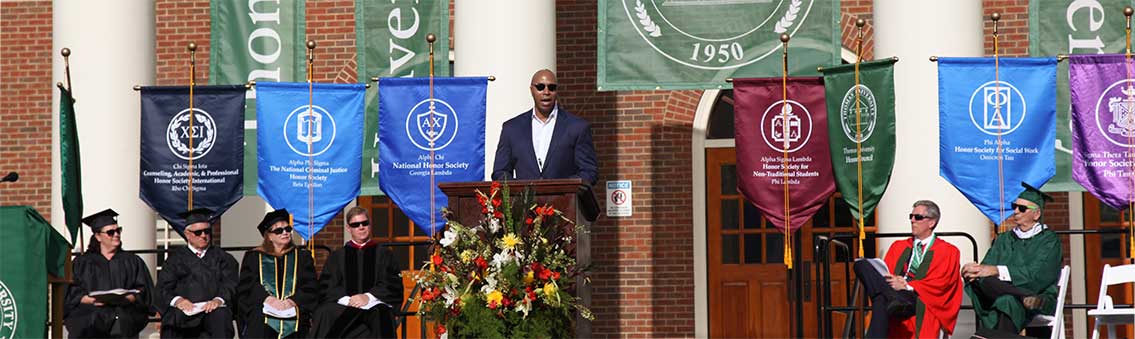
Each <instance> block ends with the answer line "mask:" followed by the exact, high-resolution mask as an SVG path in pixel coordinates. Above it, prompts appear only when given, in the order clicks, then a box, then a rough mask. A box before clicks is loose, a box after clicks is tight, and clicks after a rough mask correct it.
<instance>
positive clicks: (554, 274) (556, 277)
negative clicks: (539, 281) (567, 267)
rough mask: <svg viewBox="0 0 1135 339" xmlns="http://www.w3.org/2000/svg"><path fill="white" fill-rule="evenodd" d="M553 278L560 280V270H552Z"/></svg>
mask: <svg viewBox="0 0 1135 339" xmlns="http://www.w3.org/2000/svg"><path fill="white" fill-rule="evenodd" d="M552 280H560V272H552Z"/></svg>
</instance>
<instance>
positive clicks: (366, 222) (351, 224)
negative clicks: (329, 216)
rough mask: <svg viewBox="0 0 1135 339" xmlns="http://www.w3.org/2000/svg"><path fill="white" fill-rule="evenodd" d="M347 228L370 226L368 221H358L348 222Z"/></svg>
mask: <svg viewBox="0 0 1135 339" xmlns="http://www.w3.org/2000/svg"><path fill="white" fill-rule="evenodd" d="M347 226H351V228H359V227H363V226H370V220H363V221H358V222H349V223H347Z"/></svg>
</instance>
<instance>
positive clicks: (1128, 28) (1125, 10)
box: [1123, 6, 1135, 59]
mask: <svg viewBox="0 0 1135 339" xmlns="http://www.w3.org/2000/svg"><path fill="white" fill-rule="evenodd" d="M1131 14H1135V9H1132V8H1131V6H1127V7H1124V8H1123V16H1124V17H1126V18H1127V25H1126V26H1124V27H1125V28H1124V31H1126V32H1127V52H1126V54H1127V58H1129V59H1130V58H1131Z"/></svg>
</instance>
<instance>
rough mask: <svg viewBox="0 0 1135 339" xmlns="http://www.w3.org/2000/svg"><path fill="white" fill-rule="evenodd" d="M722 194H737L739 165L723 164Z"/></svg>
mask: <svg viewBox="0 0 1135 339" xmlns="http://www.w3.org/2000/svg"><path fill="white" fill-rule="evenodd" d="M721 194H722V195H735V194H737V165H734V164H728V165H721Z"/></svg>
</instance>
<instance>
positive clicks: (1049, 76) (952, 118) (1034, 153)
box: [938, 58, 1056, 224]
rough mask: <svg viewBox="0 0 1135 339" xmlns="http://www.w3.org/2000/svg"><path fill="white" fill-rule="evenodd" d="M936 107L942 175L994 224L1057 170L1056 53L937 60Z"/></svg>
mask: <svg viewBox="0 0 1135 339" xmlns="http://www.w3.org/2000/svg"><path fill="white" fill-rule="evenodd" d="M938 107H939V114H940V115H939V120H940V121H939V129H940V131H939V134H940V144H939V152H940V153H939V161H940V166H941V169H940V171H941V175H942V177H943V178H945V179H946V181H949V182H950V183H951V184H953V185H954V187H956V188H957V189H958V191H961V192H962V194H963V195H965V196H966V198H968V199H969V201H970V202H972V203H973V204H974V205H975V206H977V208H978V209H979V210H981V213H983V214H985V216H986V217H988V218H989V219H990V220H993V222H994V223H998V224H1000V223H1001V222H1002V221H1004V219H1005V218H1008V217H1009V216H1010V215H1012V214H1013V211H1012V209H1011V208H1010V204H1011V203H1012V202H1013V201H1014V200H1016V199H1017V195H1019V194H1020V193H1021V192H1022V191H1024V187H1022V186H1021V182H1027V183H1029V185H1032V186H1033V187H1041V186H1043V185H1044V183H1045V182H1047V181H1048V179H1050V178H1052V176H1053V175H1054V174H1056V162H1055V158H1054V154H1053V152H1054V148H1053V147H1052V145H1054V144H1055V142H1056V139H1055V138H1056V59H1055V58H1001V59H1000V64H999V65H998V67H996V68H995V66H994V60H993V58H939V59H938ZM999 145H1000V146H999ZM999 159H1000V161H999ZM998 178H1000V182H998V181H999V180H998Z"/></svg>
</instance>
